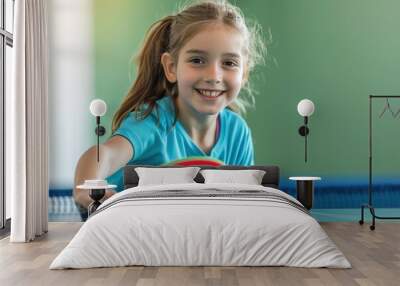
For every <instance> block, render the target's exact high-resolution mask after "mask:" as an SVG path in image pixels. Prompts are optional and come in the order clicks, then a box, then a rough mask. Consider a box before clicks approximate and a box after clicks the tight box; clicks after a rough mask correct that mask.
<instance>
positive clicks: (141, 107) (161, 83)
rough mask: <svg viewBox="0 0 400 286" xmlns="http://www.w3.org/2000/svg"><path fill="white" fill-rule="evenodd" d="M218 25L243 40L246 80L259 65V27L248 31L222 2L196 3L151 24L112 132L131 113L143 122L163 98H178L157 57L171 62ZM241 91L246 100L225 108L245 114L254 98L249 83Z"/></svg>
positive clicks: (261, 44)
mask: <svg viewBox="0 0 400 286" xmlns="http://www.w3.org/2000/svg"><path fill="white" fill-rule="evenodd" d="M215 21H220V22H222V23H224V24H226V25H229V26H231V27H233V28H235V29H237V30H238V31H240V32H241V34H242V35H243V37H244V38H245V43H246V45H245V57H246V63H245V74H246V78H247V77H248V75H249V73H250V71H251V70H253V68H254V66H255V65H256V64H257V63H259V62H260V61H263V59H264V54H265V53H266V47H265V45H264V42H263V40H262V38H261V33H260V26H259V25H256V24H253V26H252V27H250V28H249V27H248V24H246V22H245V19H244V16H243V15H242V13H241V11H240V9H239V8H238V7H236V6H233V5H231V4H229V3H228V2H227V1H224V0H219V1H218V0H214V1H210V0H206V1H198V2H196V3H194V4H191V5H189V6H187V7H186V8H183V9H181V11H180V12H179V13H177V14H175V15H170V16H166V17H164V18H162V19H161V20H159V21H157V22H155V23H154V24H153V25H152V26H151V27H150V29H149V31H148V32H147V34H146V38H145V41H144V44H143V46H142V48H141V50H140V52H139V54H138V56H137V57H136V63H137V65H138V69H137V77H136V80H135V81H134V83H133V85H132V87H131V88H130V89H129V91H128V94H127V96H126V97H125V98H124V100H123V101H122V103H121V106H120V107H119V109H118V110H117V112H116V113H115V115H114V118H113V122H112V132H114V131H115V130H116V129H118V127H119V126H120V124H121V122H122V120H123V119H124V118H125V117H126V116H127V115H128V114H129V112H131V111H136V116H137V117H138V118H139V119H144V118H146V117H147V116H148V115H149V114H150V113H151V112H152V110H153V109H154V108H155V107H157V106H156V101H157V100H158V99H161V98H162V97H164V96H171V97H173V98H174V99H175V98H176V97H177V95H178V91H177V87H176V83H170V82H169V81H168V80H167V79H166V77H165V75H164V70H163V67H162V64H161V55H162V54H163V53H164V52H169V53H170V54H171V55H172V57H173V59H174V60H177V59H178V54H179V50H180V49H181V48H182V47H183V46H184V45H185V44H186V43H187V42H188V40H190V39H191V38H192V37H193V36H194V35H195V34H196V33H197V32H198V31H199V30H200V29H201V28H202V27H203V26H204V25H205V24H209V23H211V22H215ZM243 88H244V89H245V90H246V91H247V96H248V98H243V97H237V98H236V100H235V101H234V102H232V103H231V104H230V105H229V106H228V108H230V109H231V110H233V111H235V112H238V113H245V111H246V107H248V106H250V105H252V104H254V96H253V92H252V89H251V88H250V85H249V81H248V80H246V82H245V84H244V85H243Z"/></svg>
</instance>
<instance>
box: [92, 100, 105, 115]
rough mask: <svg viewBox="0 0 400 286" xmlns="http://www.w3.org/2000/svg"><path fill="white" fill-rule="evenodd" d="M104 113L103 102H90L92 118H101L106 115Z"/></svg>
mask: <svg viewBox="0 0 400 286" xmlns="http://www.w3.org/2000/svg"><path fill="white" fill-rule="evenodd" d="M106 111H107V104H106V103H105V102H104V100H101V99H93V100H92V101H91V102H90V113H91V114H93V116H103V115H104V114H106Z"/></svg>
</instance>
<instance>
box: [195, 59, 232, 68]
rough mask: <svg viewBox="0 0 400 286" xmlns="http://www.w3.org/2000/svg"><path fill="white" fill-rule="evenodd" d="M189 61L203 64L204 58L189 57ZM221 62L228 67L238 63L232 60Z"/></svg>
mask: <svg viewBox="0 0 400 286" xmlns="http://www.w3.org/2000/svg"><path fill="white" fill-rule="evenodd" d="M189 62H190V63H193V64H205V60H203V59H199V58H193V59H190V60H189ZM223 64H224V65H225V66H228V67H237V66H238V63H236V62H234V61H224V62H223Z"/></svg>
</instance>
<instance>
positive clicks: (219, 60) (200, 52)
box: [162, 23, 245, 116]
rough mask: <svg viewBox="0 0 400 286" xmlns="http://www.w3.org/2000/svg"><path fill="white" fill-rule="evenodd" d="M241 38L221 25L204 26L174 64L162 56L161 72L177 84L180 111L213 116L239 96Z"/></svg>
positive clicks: (187, 44)
mask: <svg viewBox="0 0 400 286" xmlns="http://www.w3.org/2000/svg"><path fill="white" fill-rule="evenodd" d="M243 45H244V39H243V36H242V35H241V34H240V33H239V32H238V31H237V30H236V29H234V28H231V27H229V26H227V25H225V24H222V23H217V24H216V23H213V24H208V25H206V26H204V27H203V28H202V29H201V30H200V31H199V32H198V33H196V35H194V36H193V37H192V38H191V39H190V40H189V41H188V42H187V43H186V44H185V45H184V46H183V47H182V48H181V49H180V51H179V55H178V63H177V64H175V63H174V62H173V60H172V57H171V56H170V55H169V54H167V53H165V54H164V55H163V58H162V63H163V66H164V71H165V75H166V77H167V79H168V80H169V81H170V82H177V86H178V98H177V104H178V108H179V111H180V112H184V113H186V114H187V113H189V114H192V115H193V116H201V115H216V114H218V112H219V111H221V110H222V109H224V108H225V107H226V106H228V105H229V104H230V103H232V101H233V100H234V99H235V98H236V97H237V95H238V94H239V91H240V88H241V86H242V83H243V81H244V74H245V73H244V62H245V58H244V55H243V50H244V49H243V48H244V46H243Z"/></svg>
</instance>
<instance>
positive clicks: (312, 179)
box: [289, 177, 321, 181]
mask: <svg viewBox="0 0 400 286" xmlns="http://www.w3.org/2000/svg"><path fill="white" fill-rule="evenodd" d="M289 180H292V181H319V180H321V177H289Z"/></svg>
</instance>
